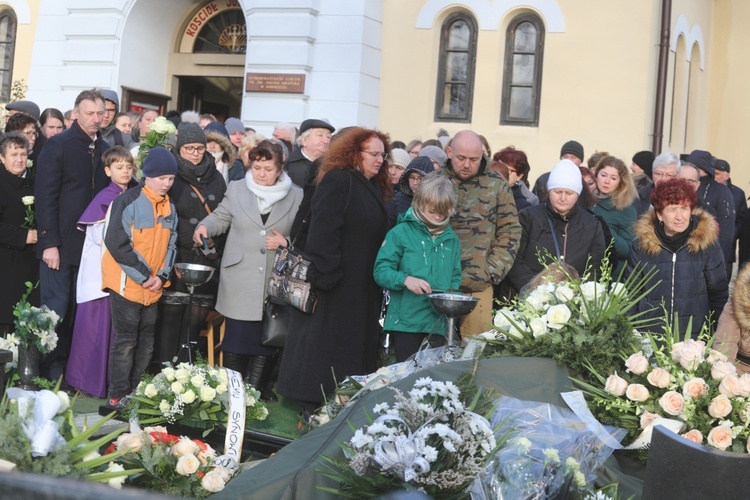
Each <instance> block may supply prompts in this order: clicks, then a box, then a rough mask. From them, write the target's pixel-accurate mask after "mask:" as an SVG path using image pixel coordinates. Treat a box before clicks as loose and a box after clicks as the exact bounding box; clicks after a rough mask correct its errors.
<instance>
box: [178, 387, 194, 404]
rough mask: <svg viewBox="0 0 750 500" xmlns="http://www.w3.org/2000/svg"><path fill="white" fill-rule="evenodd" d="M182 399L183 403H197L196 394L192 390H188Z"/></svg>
mask: <svg viewBox="0 0 750 500" xmlns="http://www.w3.org/2000/svg"><path fill="white" fill-rule="evenodd" d="M181 397H182V401H183V402H184V403H187V404H191V403H193V402H194V401H195V393H194V392H193V390H192V389H188V390H187V391H185V394H183V395H182V396H181Z"/></svg>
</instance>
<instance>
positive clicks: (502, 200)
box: [439, 130, 521, 336]
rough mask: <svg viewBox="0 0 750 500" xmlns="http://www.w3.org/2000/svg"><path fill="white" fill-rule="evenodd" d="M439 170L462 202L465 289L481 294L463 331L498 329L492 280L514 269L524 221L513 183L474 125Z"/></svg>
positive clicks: (458, 223) (459, 224)
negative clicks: (492, 162) (491, 164)
mask: <svg viewBox="0 0 750 500" xmlns="http://www.w3.org/2000/svg"><path fill="white" fill-rule="evenodd" d="M446 153H447V154H448V161H447V162H446V163H445V165H444V166H443V168H441V169H440V171H439V172H440V174H439V175H445V176H447V177H448V178H449V179H450V180H451V182H452V183H453V186H454V189H455V191H456V195H457V197H458V203H457V204H456V213H455V214H454V215H453V216H452V217H451V227H452V228H453V230H454V231H456V233H457V234H458V237H459V239H460V240H461V270H462V273H463V278H462V280H461V291H462V292H463V293H466V294H470V295H472V296H474V297H476V298H478V299H479V304H477V307H476V309H474V311H473V312H472V313H471V314H470V315H468V316H466V317H465V318H463V319H462V320H461V322H460V327H461V335H462V336H468V335H476V334H478V333H482V332H486V331H487V330H489V329H490V328H492V285H493V284H498V283H500V281H502V279H503V278H504V277H505V275H506V274H507V273H508V271H509V270H510V268H511V267H512V266H513V261H514V260H515V258H516V253H517V252H518V246H519V244H520V242H521V225H520V224H519V223H518V213H517V212H516V205H515V202H514V201H513V194H512V193H511V190H510V187H509V186H508V183H507V182H506V181H505V179H503V177H502V176H501V175H500V174H499V173H497V172H495V171H494V170H492V169H489V168H487V162H486V160H485V159H484V158H483V157H482V142H481V140H480V138H479V136H478V135H477V134H476V133H475V132H473V131H471V130H463V131H461V132H459V133H457V134H456V135H455V137H453V140H452V141H451V144H450V146H448V147H447V148H446Z"/></svg>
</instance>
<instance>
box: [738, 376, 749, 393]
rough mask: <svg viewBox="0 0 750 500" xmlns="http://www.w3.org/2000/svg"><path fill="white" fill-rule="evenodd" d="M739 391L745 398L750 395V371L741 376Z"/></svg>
mask: <svg viewBox="0 0 750 500" xmlns="http://www.w3.org/2000/svg"><path fill="white" fill-rule="evenodd" d="M739 393H740V396H742V397H743V398H747V397H750V373H745V374H743V375H742V376H741V377H740V390H739Z"/></svg>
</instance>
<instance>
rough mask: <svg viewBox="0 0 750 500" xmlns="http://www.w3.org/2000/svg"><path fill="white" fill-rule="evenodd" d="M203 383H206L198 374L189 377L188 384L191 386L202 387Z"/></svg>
mask: <svg viewBox="0 0 750 500" xmlns="http://www.w3.org/2000/svg"><path fill="white" fill-rule="evenodd" d="M205 381H206V379H205V377H204V376H203V375H201V374H200V373H199V374H197V375H193V376H192V377H190V383H191V384H193V385H194V386H195V387H200V386H202V385H203V384H204V382H205Z"/></svg>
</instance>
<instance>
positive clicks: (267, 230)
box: [0, 89, 750, 408]
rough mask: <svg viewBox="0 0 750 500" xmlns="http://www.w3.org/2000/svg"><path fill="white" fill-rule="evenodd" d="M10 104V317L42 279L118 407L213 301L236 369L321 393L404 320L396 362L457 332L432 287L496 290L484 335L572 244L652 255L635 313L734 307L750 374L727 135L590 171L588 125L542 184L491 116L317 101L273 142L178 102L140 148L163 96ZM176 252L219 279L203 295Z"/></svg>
mask: <svg viewBox="0 0 750 500" xmlns="http://www.w3.org/2000/svg"><path fill="white" fill-rule="evenodd" d="M7 109H8V111H9V113H10V114H11V116H10V117H9V119H8V120H7V125H6V129H5V132H6V133H5V135H4V136H3V137H2V138H0V161H1V162H2V164H3V166H4V167H5V168H4V169H0V252H2V253H3V254H4V256H5V258H4V259H2V266H3V274H4V276H5V279H6V286H5V287H4V288H3V290H2V292H0V325H1V326H2V328H3V329H4V330H5V331H11V330H12V328H13V326H12V323H13V316H12V308H13V306H14V305H15V303H16V302H17V301H18V299H20V297H21V296H22V295H23V293H24V292H25V291H26V287H25V285H24V283H25V282H27V281H31V282H37V281H38V282H39V287H38V288H37V289H35V290H34V293H33V294H32V296H31V297H30V301H31V303H33V304H45V305H47V306H48V307H50V308H51V309H53V310H54V311H56V312H57V314H58V315H59V316H60V317H61V318H63V321H62V324H61V326H60V327H59V332H58V335H59V338H60V340H59V343H58V347H57V348H56V349H55V350H54V351H53V352H52V353H50V354H49V355H47V356H46V357H45V358H44V360H43V363H42V375H43V376H46V377H48V378H51V379H57V378H58V377H60V376H64V381H65V383H66V384H67V385H69V386H70V387H71V388H72V389H76V390H81V391H85V392H87V393H89V394H92V395H94V396H97V397H107V398H109V404H110V405H111V406H113V407H116V408H118V407H123V406H124V405H125V404H126V403H127V401H128V395H129V394H130V392H131V391H132V390H133V388H134V387H135V385H136V384H137V383H138V381H139V380H140V378H141V376H142V375H143V373H144V372H146V371H147V370H149V369H153V367H154V366H156V365H158V364H161V363H164V362H171V361H173V360H176V359H179V357H180V355H181V354H182V353H181V346H183V344H184V343H185V341H186V337H187V335H188V332H193V335H195V332H197V331H200V330H201V329H202V328H203V327H204V325H205V323H206V321H207V318H208V319H210V316H209V315H210V314H211V312H212V311H216V312H218V313H220V314H221V315H223V316H224V317H225V318H226V319H225V321H226V328H225V336H224V338H223V341H222V342H221V345H220V346H219V348H220V349H221V350H222V351H223V353H224V357H223V359H224V365H225V366H226V367H228V368H231V369H234V370H236V371H238V372H240V373H241V374H243V375H244V376H245V378H246V379H247V380H248V381H249V382H250V383H252V384H253V385H254V386H255V387H257V388H258V389H259V390H261V391H262V397H263V398H264V399H274V398H276V397H277V396H276V393H278V394H281V395H283V396H285V397H287V398H291V399H294V400H297V401H300V402H301V403H302V404H303V405H305V406H306V407H307V406H310V407H314V406H317V405H319V404H320V403H321V402H323V401H324V398H325V396H326V395H327V394H330V393H331V392H332V391H333V389H334V387H335V383H336V381H339V382H340V381H342V380H344V379H345V378H346V377H347V376H349V375H358V374H366V373H370V372H373V371H375V370H376V369H377V368H378V365H379V363H380V362H381V361H382V360H381V356H380V353H381V350H382V347H383V337H384V334H388V336H389V337H390V347H392V349H393V351H394V352H395V357H396V359H397V360H398V361H403V360H406V359H408V358H409V357H410V356H411V355H413V354H414V353H415V352H417V351H418V350H419V349H420V347H421V346H423V345H425V343H427V344H429V345H432V346H438V345H442V343H443V342H444V337H445V334H446V332H445V321H444V318H442V317H441V316H440V315H439V314H437V313H436V312H435V311H434V310H433V309H432V307H431V305H430V302H429V300H428V294H430V293H434V292H461V293H463V294H465V295H470V296H473V297H475V298H477V299H478V305H477V307H476V308H475V309H474V311H473V312H472V313H471V314H469V315H468V316H466V317H464V318H462V319H461V320H460V322H459V328H460V334H461V336H462V337H468V336H471V335H475V334H478V333H481V332H484V331H487V330H488V329H490V328H491V324H492V310H493V307H494V304H495V303H494V300H495V299H504V298H511V297H514V296H516V295H517V294H519V293H522V292H523V291H524V290H525V289H527V288H528V287H529V286H530V285H529V284H530V283H534V282H536V280H535V278H536V277H538V275H539V274H540V273H544V272H545V269H546V265H548V264H551V263H553V262H555V261H558V262H562V263H564V264H567V267H568V268H569V269H571V270H574V272H575V273H577V274H578V275H579V276H582V277H587V278H588V279H595V278H596V276H598V275H599V273H600V272H601V270H602V268H603V267H602V266H603V263H605V262H608V263H609V265H611V268H612V273H613V275H614V276H615V277H616V278H617V279H624V278H625V277H627V276H629V275H630V274H631V273H633V272H640V271H641V270H643V269H649V268H653V269H655V270H656V271H655V272H656V276H655V281H654V283H655V284H656V285H655V286H654V287H653V288H651V289H650V291H649V292H648V293H647V294H646V295H645V296H644V297H643V298H642V300H641V301H640V303H639V304H638V308H637V312H642V313H643V314H645V315H651V316H654V317H656V316H662V315H663V314H665V311H666V314H667V315H668V317H669V318H670V321H678V322H679V325H680V327H681V328H682V329H683V330H684V329H685V328H687V327H688V325H691V327H690V328H691V334H692V335H697V334H698V333H699V331H700V330H701V327H702V325H703V324H704V322H706V321H709V320H712V321H714V322H716V321H717V320H718V327H714V331H715V332H716V334H717V339H718V342H717V345H719V346H720V347H721V346H724V347H723V349H724V350H725V351H726V352H727V353H728V354H730V355H731V356H732V359H737V360H738V362H740V363H741V366H745V367H746V368H748V367H750V365H742V363H745V362H750V358H748V357H750V320H748V316H750V312H748V311H750V291H748V290H750V284H748V283H750V270H748V269H740V271H739V275H738V277H737V286H736V287H735V293H734V295H733V297H732V298H731V299H730V298H729V291H728V283H729V281H730V280H731V278H732V273H733V263H734V262H735V261H738V262H739V266H738V267H741V265H742V264H743V263H744V261H746V260H748V259H750V250H748V249H750V245H749V244H748V242H750V229H748V228H746V227H745V226H746V224H745V221H746V215H747V202H746V199H745V193H744V192H743V191H742V190H741V189H739V188H738V187H736V186H734V185H732V183H731V178H730V166H729V163H728V162H727V161H725V160H721V159H717V158H714V157H713V156H712V155H711V154H710V153H709V152H707V151H703V150H696V151H693V152H692V153H690V154H689V155H686V156H683V157H682V158H681V157H680V156H678V155H675V154H673V153H669V152H665V153H662V154H660V155H659V156H656V157H655V156H654V154H653V153H651V152H649V151H641V152H638V153H636V154H635V155H634V156H633V160H632V162H631V163H632V164H631V165H630V166H629V167H628V166H627V165H626V163H625V162H624V161H623V160H622V159H619V158H616V157H614V156H612V155H610V154H608V153H606V152H596V153H594V154H593V155H591V156H590V157H589V159H588V162H587V163H586V164H584V160H585V159H586V158H585V155H584V148H583V146H582V145H581V144H580V143H579V142H577V141H574V140H571V141H568V142H566V143H565V144H563V146H562V147H561V150H560V156H559V158H557V159H550V160H551V161H549V163H548V165H549V166H552V168H551V169H550V171H549V172H546V173H544V174H542V175H540V176H539V177H538V179H537V182H536V184H535V185H534V187H533V189H532V188H531V185H530V183H529V176H530V173H531V166H530V162H529V160H528V157H527V155H526V154H525V152H523V151H522V150H519V149H516V148H515V147H513V146H506V145H503V147H502V148H501V149H500V150H499V151H497V152H495V153H494V154H492V149H491V145H490V144H489V143H488V141H487V140H486V139H485V138H484V137H483V136H481V135H479V134H477V133H476V132H474V131H472V130H463V131H461V132H458V133H456V134H455V135H454V136H453V137H450V136H449V135H448V134H447V133H444V132H442V131H441V133H440V134H439V136H438V137H436V138H435V139H430V140H426V141H424V142H422V141H420V140H411V141H410V142H408V143H404V142H401V141H393V140H392V139H391V138H390V137H389V136H388V135H387V134H385V133H383V132H381V131H378V130H373V129H368V128H364V127H346V128H343V129H340V130H336V128H334V127H333V125H331V124H330V123H329V122H328V121H326V120H324V119H316V118H310V119H307V120H305V121H303V122H302V123H301V124H300V126H299V128H297V127H295V126H294V125H292V124H289V123H279V124H278V125H277V126H276V127H275V129H274V132H273V137H271V138H268V139H266V138H263V137H261V136H260V135H259V134H256V133H255V131H254V130H252V129H251V128H248V127H245V125H244V124H243V122H242V121H241V120H239V119H238V118H234V117H228V118H226V119H225V120H224V121H219V120H217V119H216V117H214V116H213V115H208V114H203V115H201V114H199V113H197V112H194V111H190V110H188V111H184V112H182V113H178V112H169V113H167V115H166V118H167V119H168V120H170V121H172V122H173V123H174V124H175V125H176V128H177V132H176V134H175V135H174V137H171V138H170V139H169V140H168V141H167V144H166V145H165V146H166V147H154V148H152V149H151V150H150V151H149V152H148V155H147V156H146V157H145V160H144V161H143V164H141V165H139V164H137V163H138V160H136V159H135V158H136V157H137V156H138V151H139V147H140V144H141V143H142V142H143V141H144V140H145V139H146V136H147V135H148V133H149V124H151V123H153V122H154V120H156V118H157V117H159V112H158V111H156V110H153V109H146V110H144V111H143V112H141V113H139V114H137V115H136V116H132V115H131V114H130V113H127V112H121V110H120V109H119V99H118V96H117V94H116V93H115V92H113V91H111V90H101V91H100V90H96V89H92V90H87V91H84V92H81V93H80V95H79V96H78V98H77V99H76V101H75V103H74V107H73V109H72V110H70V111H68V112H66V113H62V112H60V111H59V110H56V109H52V108H50V109H46V110H44V112H42V113H40V110H39V107H38V106H37V105H36V104H35V103H33V102H30V101H17V102H14V103H11V104H9V105H8V106H7ZM31 196H33V211H34V213H35V217H36V221H35V223H30V222H29V217H28V214H29V208H28V207H29V206H30V205H29V203H28V201H29V197H31ZM738 241H739V244H740V248H739V250H740V252H739V258H737V242H738ZM290 245H291V246H294V247H295V248H297V249H299V250H302V251H304V252H305V253H306V254H307V255H308V256H309V258H310V261H311V266H310V269H309V279H310V282H311V284H312V286H313V288H314V289H315V290H316V292H317V293H318V297H319V298H318V302H317V305H316V308H315V310H314V312H312V313H304V312H302V311H299V310H294V311H293V313H292V316H291V319H290V323H289V328H288V337H287V340H286V344H285V346H284V348H283V349H278V348H274V347H268V346H266V345H264V344H263V343H262V341H261V333H262V327H263V323H262V318H263V308H264V301H265V299H266V283H267V281H268V278H269V274H270V270H271V268H272V266H273V259H274V253H275V251H276V249H277V248H279V247H281V246H287V247H288V246H290ZM178 262H179V263H189V264H200V265H205V266H210V267H213V268H215V269H216V272H215V273H214V275H213V278H212V279H211V281H209V282H208V283H206V284H205V285H202V286H200V287H198V288H197V290H196V292H195V293H194V294H192V295H191V294H190V293H189V290H188V287H187V285H186V284H185V283H184V282H183V281H182V280H180V279H177V278H176V277H175V275H174V272H173V266H174V264H175V263H178ZM644 265H645V266H646V267H645V268H644V267H643V266H644ZM384 291H385V292H387V294H384ZM385 296H389V297H390V303H389V304H388V306H387V308H384V303H385V301H384V297H385ZM189 309H190V310H189ZM381 319H382V325H383V326H381V322H380V321H381ZM188 323H190V324H188ZM595 333H596V332H592V334H595ZM746 356H748V357H746Z"/></svg>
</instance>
